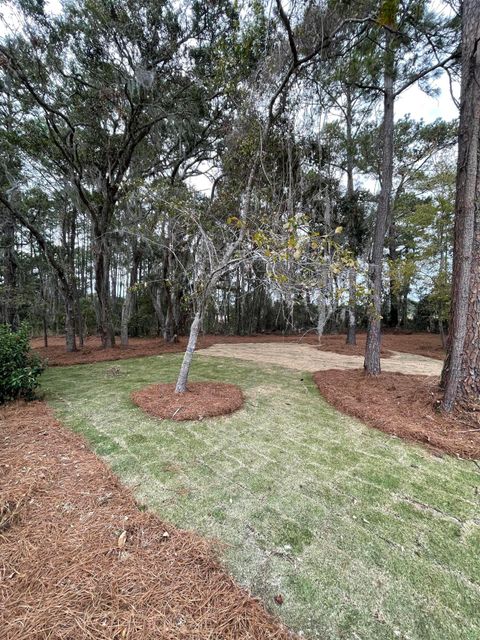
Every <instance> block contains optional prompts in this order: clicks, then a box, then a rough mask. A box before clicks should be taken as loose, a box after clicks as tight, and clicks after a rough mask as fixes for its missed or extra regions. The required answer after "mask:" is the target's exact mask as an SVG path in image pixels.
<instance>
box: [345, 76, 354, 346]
mask: <svg viewBox="0 0 480 640" xmlns="http://www.w3.org/2000/svg"><path fill="white" fill-rule="evenodd" d="M345 95H346V100H347V104H346V113H345V116H346V117H345V124H346V134H347V140H346V142H347V148H346V152H347V197H348V201H349V203H353V200H354V195H355V189H354V186H353V153H354V149H353V136H352V120H353V108H352V90H351V87H350V85H349V84H348V83H347V85H346V87H345ZM349 223H350V236H351V237H350V249H351V251H352V254H353V255H354V256H355V255H356V253H357V246H356V244H357V243H356V240H355V231H356V229H355V225H354V224H353V220H350V221H349ZM356 310H357V272H356V269H355V267H350V268H349V270H348V328H347V340H346V342H347V344H351V345H355V344H357V316H356Z"/></svg>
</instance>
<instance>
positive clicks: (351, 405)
mask: <svg viewBox="0 0 480 640" xmlns="http://www.w3.org/2000/svg"><path fill="white" fill-rule="evenodd" d="M314 380H315V382H316V384H317V386H318V388H319V390H320V393H321V394H322V396H323V397H324V398H325V399H326V400H327V401H328V402H330V403H331V404H333V406H334V407H335V408H337V409H339V410H340V411H343V412H344V413H347V414H348V415H351V416H354V417H356V418H360V420H362V421H363V422H365V423H366V424H368V425H370V426H372V427H375V428H377V429H380V430H381V431H384V432H385V433H390V434H392V435H395V436H397V437H399V438H403V439H404V440H411V441H414V442H421V443H422V444H426V445H428V446H429V447H432V448H433V449H435V450H437V451H445V452H446V453H449V454H452V455H456V456H460V457H462V458H468V459H480V423H479V422H478V418H476V417H475V416H474V415H473V416H472V415H471V416H466V415H465V414H452V415H449V416H444V415H442V414H440V413H439V412H438V411H436V410H435V408H434V403H435V400H436V399H437V397H439V390H438V379H437V378H434V377H433V378H432V377H426V376H418V375H415V376H408V375H403V374H402V373H382V375H381V376H379V377H378V378H369V377H367V376H366V375H365V374H364V372H363V371H359V370H357V371H337V370H331V371H320V372H318V373H316V374H315V375H314Z"/></svg>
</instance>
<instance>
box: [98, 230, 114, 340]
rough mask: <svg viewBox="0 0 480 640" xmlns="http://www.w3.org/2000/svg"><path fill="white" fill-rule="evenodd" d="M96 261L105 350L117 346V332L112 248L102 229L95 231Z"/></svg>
mask: <svg viewBox="0 0 480 640" xmlns="http://www.w3.org/2000/svg"><path fill="white" fill-rule="evenodd" d="M93 256H94V261H95V292H96V294H97V304H98V333H99V335H100V339H101V341H102V346H103V347H104V348H107V349H108V348H110V347H113V346H115V331H114V328H113V320H112V307H111V299H110V246H109V244H108V243H107V241H106V236H105V234H104V233H103V232H102V230H101V229H95V234H94V239H93Z"/></svg>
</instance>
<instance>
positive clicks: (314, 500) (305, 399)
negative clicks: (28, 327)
mask: <svg viewBox="0 0 480 640" xmlns="http://www.w3.org/2000/svg"><path fill="white" fill-rule="evenodd" d="M179 363H180V355H176V354H175V355H174V354H172V355H170V354H168V355H162V356H156V357H148V358H141V359H131V360H125V361H122V362H121V363H119V364H118V366H116V367H115V371H112V366H111V363H107V362H105V363H98V364H94V365H84V366H76V367H62V368H52V369H49V370H48V371H47V372H46V373H45V374H44V386H45V389H46V392H47V397H48V400H49V402H50V403H51V404H52V406H53V407H54V408H55V411H56V415H57V416H58V417H59V418H61V420H62V421H63V422H64V423H65V424H66V425H67V426H69V427H70V428H72V429H74V430H75V431H77V432H79V433H82V434H83V435H84V436H85V437H86V438H87V440H88V442H89V443H90V445H91V446H92V447H93V448H94V450H95V451H96V452H97V453H98V454H99V455H100V456H102V457H103V458H104V459H105V460H106V461H108V463H109V464H110V465H111V467H112V468H113V470H114V471H115V472H116V473H117V474H118V475H119V476H120V477H121V478H122V479H123V480H124V481H125V482H126V483H127V484H128V485H129V486H131V487H132V488H133V489H134V491H135V493H136V495H137V498H138V499H139V500H140V502H141V503H143V504H144V505H145V507H146V508H149V509H153V510H155V511H156V512H157V513H158V514H160V516H161V517H162V518H165V519H168V520H169V521H170V522H172V523H174V524H176V525H179V526H180V527H184V528H187V529H195V530H196V531H199V532H201V533H202V534H204V535H206V536H209V537H213V538H217V539H219V540H220V541H221V542H223V543H225V547H224V551H223V558H224V560H225V562H226V563H227V566H228V568H229V569H230V571H231V572H232V573H233V575H234V576H235V577H236V579H237V581H239V582H240V583H241V584H243V585H247V586H248V587H249V588H250V589H251V590H252V591H253V593H254V594H255V595H258V596H261V597H262V599H263V600H264V602H265V603H266V605H267V607H268V608H269V609H271V610H273V611H274V612H275V613H276V614H278V615H280V616H281V617H282V619H284V620H285V621H286V622H287V623H288V624H289V625H290V626H291V627H292V628H293V629H294V630H297V631H303V632H304V634H305V636H306V637H310V638H322V639H326V640H329V639H330V640H333V639H335V640H336V639H338V638H342V637H345V638H355V637H359V638H362V639H364V640H370V639H371V640H380V639H391V638H403V639H405V640H407V639H410V640H414V639H415V640H416V639H419V638H422V640H430V639H431V640H437V639H438V638H442V640H443V639H445V640H476V639H477V638H478V633H479V629H480V617H479V609H478V594H479V589H480V585H479V583H478V575H479V573H480V565H479V558H480V553H479V552H480V527H479V522H478V480H479V473H478V468H477V467H476V466H475V464H474V463H473V462H470V461H464V460H457V459H454V458H452V457H449V456H443V457H438V456H435V455H432V454H431V453H430V452H429V451H427V450H425V449H423V448H421V447H419V446H415V445H411V444H407V443H405V442H403V441H401V440H398V439H396V438H392V437H390V436H386V435H385V434H383V433H380V432H378V431H376V430H374V429H369V428H367V427H365V426H363V425H362V424H361V423H359V422H357V421H356V420H353V419H351V418H348V417H346V416H342V415H341V414H340V413H338V412H337V411H335V410H334V409H332V408H331V407H329V406H328V405H327V404H326V403H325V401H324V400H322V399H321V397H320V396H319V394H318V391H317V389H316V387H315V385H314V383H313V381H312V379H311V375H310V374H307V373H306V374H302V373H300V372H296V371H288V370H286V369H283V368H279V367H274V366H260V365H258V364H257V363H255V364H249V363H240V362H238V361H236V360H231V359H222V358H207V357H205V356H203V355H202V356H199V357H198V358H197V361H196V362H194V364H193V368H192V380H199V381H200V380H205V379H208V380H218V381H225V382H230V383H235V384H239V385H240V386H241V387H242V390H243V392H244V394H245V398H246V402H245V406H244V408H243V409H241V410H240V411H238V412H236V413H235V414H232V415H231V416H226V417H223V418H216V419H208V420H203V421H196V422H185V423H178V422H173V421H169V420H156V419H153V418H149V417H148V416H146V415H145V414H144V413H143V412H142V411H141V410H140V409H139V408H137V407H136V406H135V405H134V404H133V403H132V401H131V398H130V394H131V392H132V391H134V390H137V389H141V388H143V387H145V386H146V385H148V384H152V383H157V382H172V381H174V380H175V377H176V373H177V371H178V367H179ZM278 595H281V596H282V599H283V604H281V605H279V604H277V602H276V601H275V599H274V598H275V596H278Z"/></svg>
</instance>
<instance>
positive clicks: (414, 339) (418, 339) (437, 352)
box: [318, 332, 445, 360]
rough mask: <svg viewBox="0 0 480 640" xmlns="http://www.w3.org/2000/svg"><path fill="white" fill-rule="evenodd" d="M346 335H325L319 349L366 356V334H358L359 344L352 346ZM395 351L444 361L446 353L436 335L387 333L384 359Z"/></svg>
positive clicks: (382, 354)
mask: <svg viewBox="0 0 480 640" xmlns="http://www.w3.org/2000/svg"><path fill="white" fill-rule="evenodd" d="M345 340H346V336H345V335H325V336H323V337H322V342H321V344H320V346H319V347H318V348H319V349H320V351H330V352H333V353H340V354H342V355H346V356H363V355H364V354H365V343H366V341H367V336H366V334H365V333H358V334H357V344H356V345H350V344H346V342H345ZM393 351H400V352H401V353H413V354H415V355H417V356H425V357H426V358H434V359H435V360H443V359H444V358H445V351H444V349H443V347H442V341H441V338H440V336H439V335H438V334H436V333H401V332H398V333H395V332H390V333H389V332H385V333H383V334H382V351H381V356H382V358H390V357H391V356H392V355H393V354H392V352H393Z"/></svg>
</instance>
